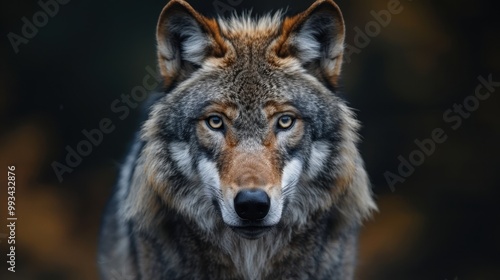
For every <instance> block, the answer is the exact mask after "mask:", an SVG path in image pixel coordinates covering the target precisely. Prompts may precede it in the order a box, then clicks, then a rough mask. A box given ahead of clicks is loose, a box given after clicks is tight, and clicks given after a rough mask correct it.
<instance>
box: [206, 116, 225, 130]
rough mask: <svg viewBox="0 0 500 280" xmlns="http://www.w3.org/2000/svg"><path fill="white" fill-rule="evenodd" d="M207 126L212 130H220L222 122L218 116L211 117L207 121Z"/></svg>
mask: <svg viewBox="0 0 500 280" xmlns="http://www.w3.org/2000/svg"><path fill="white" fill-rule="evenodd" d="M207 125H208V126H209V127H210V128H212V129H217V130H220V129H222V128H223V125H224V122H223V121H222V118H221V117H219V116H211V117H208V119H207Z"/></svg>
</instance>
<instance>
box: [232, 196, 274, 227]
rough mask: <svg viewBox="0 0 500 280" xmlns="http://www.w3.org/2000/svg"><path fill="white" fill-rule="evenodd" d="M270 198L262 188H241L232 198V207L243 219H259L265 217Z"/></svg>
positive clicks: (269, 205)
mask: <svg viewBox="0 0 500 280" xmlns="http://www.w3.org/2000/svg"><path fill="white" fill-rule="evenodd" d="M270 207H271V200H270V199H269V196H268V195H267V193H266V192H265V191H263V190H259V189H252V190H242V191H240V192H239V193H238V194H237V195H236V197H235V198H234V209H235V210H236V213H237V214H238V216H240V218H242V219H244V220H254V221H255V220H261V219H264V217H266V215H267V213H268V212H269V208H270Z"/></svg>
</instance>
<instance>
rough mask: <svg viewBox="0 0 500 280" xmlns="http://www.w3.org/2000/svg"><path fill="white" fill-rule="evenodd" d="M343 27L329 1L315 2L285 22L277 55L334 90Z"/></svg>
mask: <svg viewBox="0 0 500 280" xmlns="http://www.w3.org/2000/svg"><path fill="white" fill-rule="evenodd" d="M344 36H345V26H344V19H343V17H342V13H341V12H340V8H339V7H338V6H337V4H335V2H333V1H332V0H317V1H316V2H314V3H313V4H312V5H311V7H309V8H308V9H307V10H306V11H304V12H302V13H300V14H298V15H296V16H293V17H287V18H285V20H284V22H283V27H282V33H281V38H280V39H279V41H278V42H279V44H278V48H277V55H278V57H281V58H286V57H290V56H291V57H295V58H297V59H298V60H299V61H300V62H301V63H302V65H303V66H304V67H305V68H306V69H307V70H309V71H311V72H313V73H314V75H315V76H316V77H318V74H320V77H322V79H323V80H324V82H327V83H329V84H330V85H332V86H334V87H336V86H337V81H338V78H339V75H340V70H341V65H342V55H343V52H344Z"/></svg>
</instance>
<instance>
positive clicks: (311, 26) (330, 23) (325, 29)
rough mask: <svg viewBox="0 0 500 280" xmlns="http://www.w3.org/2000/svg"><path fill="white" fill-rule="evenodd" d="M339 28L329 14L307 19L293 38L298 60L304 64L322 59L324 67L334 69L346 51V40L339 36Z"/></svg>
mask: <svg viewBox="0 0 500 280" xmlns="http://www.w3.org/2000/svg"><path fill="white" fill-rule="evenodd" d="M339 28H340V27H337V26H336V24H335V20H334V19H333V18H330V17H329V15H328V14H318V15H313V16H311V18H309V19H307V20H306V21H305V22H304V24H303V26H302V27H301V28H300V29H299V31H298V32H297V34H296V35H295V36H294V38H293V43H292V44H293V45H294V46H295V48H296V49H297V56H298V59H300V60H301V61H302V63H308V62H312V61H314V60H317V59H320V60H321V64H322V65H323V67H326V68H327V69H328V68H331V69H333V67H334V65H335V63H336V61H337V57H338V56H339V55H341V54H342V52H343V50H344V41H343V40H344V39H343V37H342V36H338V34H337V32H338V29H339Z"/></svg>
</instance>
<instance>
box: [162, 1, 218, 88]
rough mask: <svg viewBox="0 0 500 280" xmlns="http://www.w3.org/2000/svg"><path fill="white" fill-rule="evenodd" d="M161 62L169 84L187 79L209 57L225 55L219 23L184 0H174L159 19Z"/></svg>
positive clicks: (165, 83) (163, 75) (166, 81)
mask: <svg viewBox="0 0 500 280" xmlns="http://www.w3.org/2000/svg"><path fill="white" fill-rule="evenodd" d="M156 40H157V44H158V49H157V54H158V64H159V67H160V72H161V75H162V77H163V79H164V86H165V87H168V86H169V85H171V84H172V83H173V82H174V81H178V80H182V79H185V78H186V77H187V76H189V74H191V73H192V72H193V71H194V70H195V69H197V68H198V67H200V66H201V64H202V63H203V62H204V61H205V60H206V59H207V58H209V57H223V56H224V53H225V52H226V49H227V48H226V45H225V43H224V40H223V39H222V37H221V35H220V32H219V26H218V24H217V22H216V21H215V20H214V19H208V18H206V17H204V16H203V15H201V14H199V13H198V12H196V11H195V10H194V9H193V7H191V6H190V5H189V4H188V3H187V2H185V1H183V0H172V1H170V2H169V3H168V4H167V5H166V6H165V7H164V8H163V10H162V12H161V14H160V18H159V20H158V26H157V32H156Z"/></svg>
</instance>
